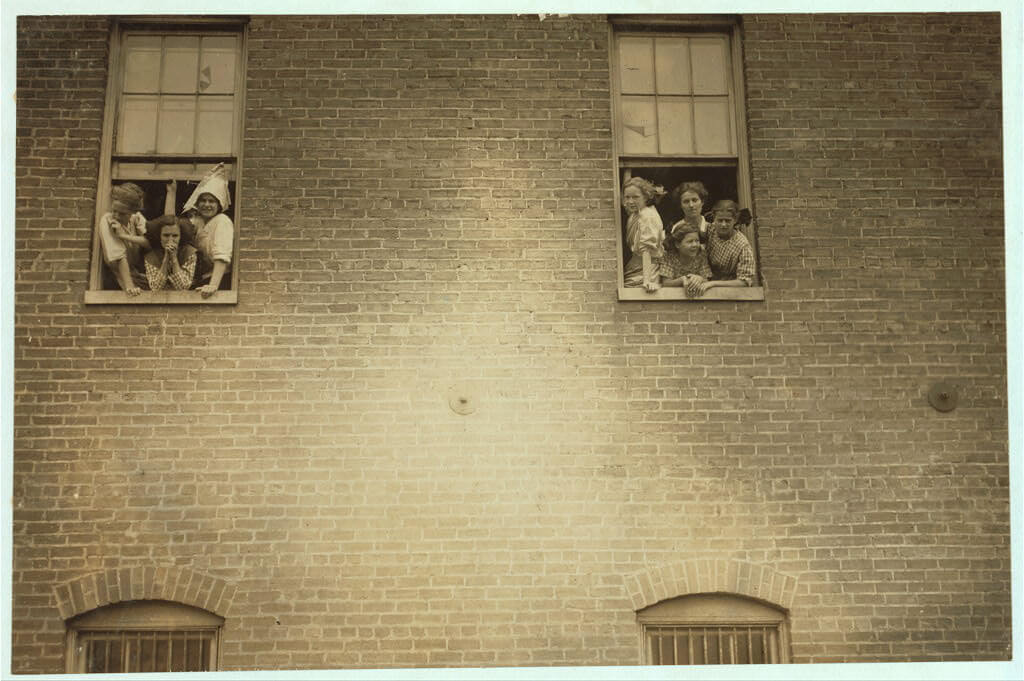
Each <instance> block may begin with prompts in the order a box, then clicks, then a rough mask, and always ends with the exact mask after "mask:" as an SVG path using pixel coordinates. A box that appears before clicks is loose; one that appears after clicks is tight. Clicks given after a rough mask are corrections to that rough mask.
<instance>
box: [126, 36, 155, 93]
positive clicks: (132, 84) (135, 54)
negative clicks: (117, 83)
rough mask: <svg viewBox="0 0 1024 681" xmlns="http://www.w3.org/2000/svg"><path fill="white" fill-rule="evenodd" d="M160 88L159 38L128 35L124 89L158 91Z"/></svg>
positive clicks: (130, 90)
mask: <svg viewBox="0 0 1024 681" xmlns="http://www.w3.org/2000/svg"><path fill="white" fill-rule="evenodd" d="M159 88H160V40H159V38H151V37H148V36H138V35H133V36H128V38H126V39H125V64H124V91H125V92H157V91H159Z"/></svg>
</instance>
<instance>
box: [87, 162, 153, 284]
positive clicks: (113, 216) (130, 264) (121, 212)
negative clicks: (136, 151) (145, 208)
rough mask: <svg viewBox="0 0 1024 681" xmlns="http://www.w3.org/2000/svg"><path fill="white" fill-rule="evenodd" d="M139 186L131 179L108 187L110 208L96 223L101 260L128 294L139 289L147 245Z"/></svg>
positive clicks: (141, 195) (142, 279) (142, 278)
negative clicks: (144, 251) (143, 256)
mask: <svg viewBox="0 0 1024 681" xmlns="http://www.w3.org/2000/svg"><path fill="white" fill-rule="evenodd" d="M142 199H143V193H142V189H141V188H140V187H139V186H138V185H136V184H133V183H131V182H125V183H124V184H119V185H117V186H116V187H113V188H112V189H111V190H110V212H109V213H104V214H103V216H102V217H100V222H99V224H98V225H97V227H96V228H97V230H99V235H100V250H101V252H102V254H103V261H104V262H105V263H106V264H107V267H109V268H110V270H111V272H113V273H114V276H115V277H116V278H117V283H118V285H119V286H120V287H121V290H122V291H124V292H125V293H127V294H128V295H129V296H137V295H139V293H140V292H141V291H142V288H141V287H140V284H142V283H144V282H145V277H143V276H142V272H141V268H142V251H143V249H147V248H149V241H147V240H146V218H145V217H143V215H142V213H140V212H139V211H141V210H142Z"/></svg>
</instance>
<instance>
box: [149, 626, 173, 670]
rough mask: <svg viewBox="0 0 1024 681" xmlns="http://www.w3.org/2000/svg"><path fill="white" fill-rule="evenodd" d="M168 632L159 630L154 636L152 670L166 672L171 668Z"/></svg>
mask: <svg viewBox="0 0 1024 681" xmlns="http://www.w3.org/2000/svg"><path fill="white" fill-rule="evenodd" d="M169 638H170V632H166V631H161V632H160V633H159V634H158V635H157V637H156V648H155V649H154V650H153V664H154V667H153V671H155V672H168V671H170V670H171V657H170V652H171V647H170V645H169V641H168V639H169Z"/></svg>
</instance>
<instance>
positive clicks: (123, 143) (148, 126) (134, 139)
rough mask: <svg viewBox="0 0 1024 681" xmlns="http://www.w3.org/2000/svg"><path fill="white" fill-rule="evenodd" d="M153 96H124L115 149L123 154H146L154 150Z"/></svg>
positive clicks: (154, 104) (154, 98)
mask: <svg viewBox="0 0 1024 681" xmlns="http://www.w3.org/2000/svg"><path fill="white" fill-rule="evenodd" d="M157 102H158V98H157V97H155V96H126V97H125V98H124V106H123V107H122V109H121V121H120V125H119V126H118V132H117V150H118V151H119V152H121V153H125V154H147V153H152V152H153V151H154V150H155V146H156V144H155V142H156V118H157V116H156V110H157Z"/></svg>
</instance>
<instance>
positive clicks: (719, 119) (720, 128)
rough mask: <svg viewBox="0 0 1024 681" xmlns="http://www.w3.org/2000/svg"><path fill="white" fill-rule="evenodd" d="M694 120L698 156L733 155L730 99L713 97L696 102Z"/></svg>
mask: <svg viewBox="0 0 1024 681" xmlns="http://www.w3.org/2000/svg"><path fill="white" fill-rule="evenodd" d="M693 108H694V111H693V115H694V120H695V126H694V127H695V128H696V131H697V140H696V141H697V153H698V154H721V155H732V154H734V153H735V152H734V151H733V148H732V134H731V119H730V118H729V99H728V98H727V97H711V98H707V99H697V100H694V106H693Z"/></svg>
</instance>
